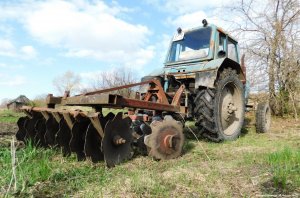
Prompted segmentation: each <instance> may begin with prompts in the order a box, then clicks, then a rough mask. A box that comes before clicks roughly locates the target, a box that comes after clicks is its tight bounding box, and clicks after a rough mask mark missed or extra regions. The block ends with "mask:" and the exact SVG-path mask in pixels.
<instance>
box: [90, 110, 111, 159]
mask: <svg viewBox="0 0 300 198" xmlns="http://www.w3.org/2000/svg"><path fill="white" fill-rule="evenodd" d="M114 117H115V115H114V114H113V113H111V112H110V113H108V114H107V115H106V116H105V117H102V116H101V115H99V116H98V119H99V121H100V124H101V127H102V129H104V126H105V125H106V123H107V122H108V121H109V120H111V119H113V118H114ZM101 146H102V137H101V136H100V135H99V133H98V131H97V130H96V128H95V127H94V126H93V124H92V123H90V124H89V125H88V128H87V130H86V136H85V144H84V153H85V155H86V156H87V157H90V158H91V160H92V162H94V163H96V162H99V161H103V160H104V155H103V152H102V149H101Z"/></svg>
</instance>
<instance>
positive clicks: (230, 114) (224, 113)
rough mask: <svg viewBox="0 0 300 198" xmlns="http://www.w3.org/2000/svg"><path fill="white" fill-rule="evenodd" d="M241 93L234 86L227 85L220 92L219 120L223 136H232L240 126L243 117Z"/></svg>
mask: <svg viewBox="0 0 300 198" xmlns="http://www.w3.org/2000/svg"><path fill="white" fill-rule="evenodd" d="M242 97H243V96H242V93H241V91H240V90H239V89H238V88H237V86H236V85H235V84H234V82H229V83H227V84H226V85H225V86H224V87H223V89H222V92H221V101H220V110H221V113H220V120H221V127H222V131H223V133H224V134H225V135H228V136H230V135H233V134H234V133H236V130H237V129H238V128H239V126H240V122H241V118H242V116H243V100H242Z"/></svg>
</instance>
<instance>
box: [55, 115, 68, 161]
mask: <svg viewBox="0 0 300 198" xmlns="http://www.w3.org/2000/svg"><path fill="white" fill-rule="evenodd" d="M55 140H56V142H57V143H58V145H59V146H60V147H61V148H62V152H63V156H64V157H66V156H70V155H71V150H70V140H71V130H70V128H69V126H68V125H67V123H66V121H65V119H61V120H60V122H59V130H58V132H57V134H56V138H55Z"/></svg>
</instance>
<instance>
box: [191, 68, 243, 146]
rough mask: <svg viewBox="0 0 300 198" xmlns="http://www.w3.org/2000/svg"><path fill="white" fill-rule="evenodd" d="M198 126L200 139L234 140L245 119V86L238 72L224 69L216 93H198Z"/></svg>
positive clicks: (196, 108) (204, 90)
mask: <svg viewBox="0 0 300 198" xmlns="http://www.w3.org/2000/svg"><path fill="white" fill-rule="evenodd" d="M194 104H195V110H194V115H195V117H196V126H197V127H198V129H199V133H200V135H202V136H203V137H206V138H208V139H209V140H212V141H214V142H220V141H224V140H235V139H236V138H238V137H239V136H240V134H241V129H242V126H243V122H244V117H245V97H244V88H243V84H242V82H241V81H240V80H239V78H238V75H237V73H236V71H235V70H232V69H231V68H227V69H224V70H223V72H222V73H221V74H220V76H219V78H218V80H217V81H216V84H215V89H210V88H205V89H199V90H198V91H197V93H196V97H195V98H194Z"/></svg>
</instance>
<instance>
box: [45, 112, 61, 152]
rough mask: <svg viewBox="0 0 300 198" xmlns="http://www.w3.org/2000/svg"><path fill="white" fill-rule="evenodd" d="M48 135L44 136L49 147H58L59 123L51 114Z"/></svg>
mask: <svg viewBox="0 0 300 198" xmlns="http://www.w3.org/2000/svg"><path fill="white" fill-rule="evenodd" d="M45 124H46V133H45V135H44V139H45V143H46V144H47V145H48V146H51V147H54V146H56V145H57V142H56V141H55V136H56V134H57V132H58V130H59V123H57V121H56V120H55V119H54V117H53V116H52V115H51V114H50V115H49V119H48V120H47V121H46V123H45Z"/></svg>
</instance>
